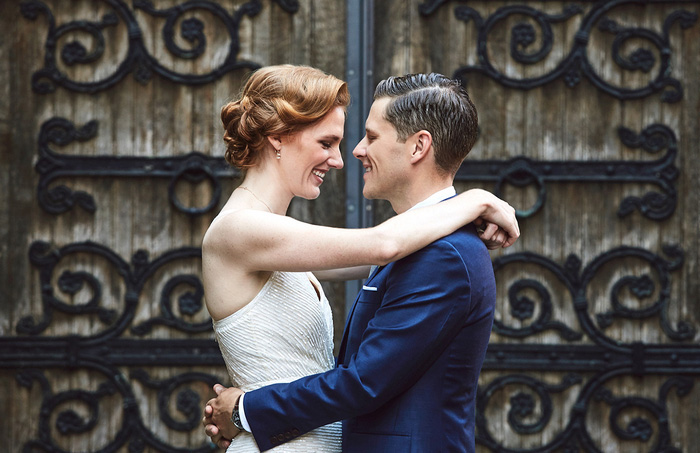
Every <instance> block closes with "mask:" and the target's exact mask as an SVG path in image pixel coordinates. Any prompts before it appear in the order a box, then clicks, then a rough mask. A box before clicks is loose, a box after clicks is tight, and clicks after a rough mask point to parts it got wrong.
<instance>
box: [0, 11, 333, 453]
mask: <svg viewBox="0 0 700 453" xmlns="http://www.w3.org/2000/svg"><path fill="white" fill-rule="evenodd" d="M45 3H46V5H47V6H48V7H49V9H50V10H51V12H52V13H53V15H54V17H55V20H56V24H57V26H60V25H62V24H65V23H69V22H73V21H76V20H81V19H82V20H88V21H99V20H100V19H101V18H102V17H103V16H104V15H105V14H108V13H110V12H113V9H112V8H111V7H110V5H109V4H108V2H93V1H75V2H63V1H50V0H48V1H46V2H45ZM182 3H183V2H179V1H157V2H154V6H155V7H156V8H157V9H161V10H163V9H167V8H170V7H172V6H177V5H180V4H182ZM244 3H245V2H243V1H222V2H216V4H218V5H219V6H221V7H222V8H224V9H225V10H226V11H227V12H228V14H229V15H233V13H234V11H236V10H237V9H238V8H240V7H241V5H243V4H244ZM124 5H126V6H127V9H128V10H129V11H131V13H132V14H133V15H134V16H135V18H136V20H137V22H138V26H139V28H140V30H141V32H142V34H143V40H144V43H145V44H146V48H147V51H148V53H149V54H150V55H151V56H152V57H153V58H154V59H155V60H156V61H158V63H160V64H161V65H163V66H165V67H166V68H168V69H170V70H173V71H177V72H180V73H185V74H205V73H207V72H209V71H210V70H212V69H213V68H216V67H217V66H218V65H220V64H221V62H222V61H223V59H224V58H225V57H226V50H227V46H228V45H229V38H230V36H229V33H228V32H227V31H226V28H225V26H224V24H223V23H222V22H221V20H219V19H218V18H217V17H216V16H214V15H213V14H211V13H210V12H207V11H203V10H197V11H194V12H191V13H187V14H184V15H183V16H182V18H181V19H180V22H181V21H182V20H186V19H188V18H197V19H199V20H200V21H201V22H202V23H203V24H204V25H205V26H204V29H203V32H204V34H205V37H206V40H207V45H206V51H205V53H204V54H203V55H202V56H201V57H199V58H197V59H195V60H183V59H181V58H178V57H176V56H174V55H172V54H171V53H170V52H169V51H168V50H167V49H166V47H165V45H164V41H163V34H162V33H163V27H164V25H165V19H164V18H162V17H155V16H153V15H150V14H147V13H146V12H144V11H143V10H140V9H137V8H134V7H133V5H132V4H131V2H124ZM260 5H261V11H260V12H259V13H258V14H257V15H256V16H254V17H252V18H250V17H244V18H243V19H242V22H241V32H240V42H241V52H240V54H239V56H238V57H239V59H241V60H249V61H254V62H256V63H258V64H260V65H262V66H266V65H271V64H280V63H293V64H307V65H311V66H315V67H318V68H321V69H323V70H325V71H327V72H329V73H332V74H334V75H336V76H338V77H343V75H344V72H345V46H344V36H345V35H344V30H345V18H344V10H341V11H339V10H338V9H337V7H336V2H335V1H333V0H306V1H301V2H299V10H298V11H297V12H296V13H294V14H290V13H288V12H286V11H284V10H283V9H282V8H281V7H280V5H279V4H278V3H276V2H273V1H268V0H263V1H262V2H260ZM0 17H1V18H0V24H1V25H0V26H1V27H2V29H3V36H4V38H3V40H2V42H0V68H1V70H2V72H1V74H2V75H1V77H2V83H0V86H1V87H2V88H1V89H2V93H1V96H0V98H1V99H0V138H1V139H2V140H0V143H1V144H0V147H1V148H0V154H1V156H2V157H1V158H0V166H1V167H2V168H0V175H1V176H0V192H2V196H0V200H2V201H0V203H1V205H0V208H1V209H0V210H1V212H2V220H1V221H0V244H1V245H0V247H1V248H0V287H1V288H2V289H1V290H0V299H2V303H0V335H2V336H9V337H11V336H14V335H16V334H17V333H16V331H15V326H16V325H17V323H18V322H19V320H20V319H21V318H23V317H25V316H29V315H34V316H36V317H40V315H41V314H42V312H43V308H42V304H41V291H42V288H41V287H40V285H39V276H38V272H37V271H36V270H35V269H34V268H33V267H32V265H31V263H30V262H29V259H28V250H29V246H30V244H31V243H32V242H33V241H36V240H42V241H48V242H50V243H51V244H52V245H53V246H55V247H57V248H58V247H62V246H65V245H68V244H71V243H75V242H81V241H85V240H90V241H93V242H95V243H99V244H102V245H104V246H105V247H107V248H109V249H111V250H112V251H114V253H116V254H117V255H118V256H120V257H121V258H122V259H124V260H126V261H127V262H128V261H130V260H131V258H132V256H133V255H134V254H135V253H136V252H137V251H138V250H145V251H147V252H148V254H149V257H150V259H156V258H157V257H159V256H161V255H162V254H164V253H166V252H168V251H169V250H172V249H175V248H179V247H184V246H193V247H199V245H200V243H201V238H202V235H203V233H204V232H205V231H206V228H207V226H208V224H209V222H210V221H211V220H212V218H213V216H214V215H215V213H216V212H217V211H218V208H217V209H216V210H215V211H212V212H210V213H207V214H205V215H200V216H193V217H192V216H189V215H187V214H184V213H182V212H179V211H177V210H175V209H174V208H173V207H172V205H171V204H170V201H169V200H168V191H167V190H168V184H169V181H168V179H164V178H152V179H149V178H144V177H137V178H129V177H121V178H119V177H105V178H100V177H85V178H74V179H71V180H60V181H57V182H56V183H54V185H56V184H65V185H67V186H69V187H70V188H71V189H72V190H75V191H77V190H82V191H85V192H87V193H89V194H90V195H92V196H93V197H94V199H95V204H96V206H97V210H96V212H95V213H94V214H91V213H88V212H86V211H85V210H83V209H81V208H80V207H77V206H76V207H74V208H73V209H71V210H69V211H68V212H65V213H63V214H59V215H53V214H48V213H46V212H44V211H43V210H42V209H41V208H40V207H39V205H38V203H37V194H36V187H37V181H38V174H37V172H36V171H35V169H34V163H35V162H36V159H37V149H38V144H37V137H38V136H39V131H40V127H41V125H42V124H43V123H44V122H45V121H47V120H49V119H50V118H53V117H62V118H65V119H67V120H69V121H70V122H72V123H73V124H75V126H76V127H81V126H83V125H85V124H86V123H88V122H89V121H93V120H94V121H97V122H98V132H97V135H96V137H95V138H93V139H91V140H88V141H86V142H83V143H80V142H77V141H74V142H73V143H70V144H69V145H67V146H65V147H60V146H58V145H55V144H51V146H50V147H51V148H52V149H53V150H55V151H56V152H59V153H65V154H70V155H79V156H141V157H167V156H174V155H184V154H187V153H190V152H192V151H197V152H200V153H203V154H205V155H210V156H217V157H223V153H224V146H223V141H222V139H221V137H222V127H221V123H220V119H219V110H220V108H221V106H222V105H223V104H225V103H226V102H228V101H229V100H230V99H232V98H233V97H235V96H236V95H237V93H238V92H239V90H240V89H241V88H242V85H243V82H244V80H245V78H246V76H247V75H248V74H249V70H247V69H239V70H234V71H232V72H229V73H227V74H225V75H224V76H223V77H221V78H220V79H219V80H217V81H215V82H213V83H208V84H204V85H200V86H189V85H185V84H178V83H175V82H172V81H169V80H167V79H165V78H163V77H160V76H159V75H158V74H155V73H154V74H152V77H151V79H150V80H149V81H148V82H146V83H139V82H137V81H136V80H135V78H134V74H133V73H132V74H128V75H127V76H126V77H124V79H123V80H121V81H120V82H118V83H117V84H116V85H115V86H113V87H111V88H109V89H107V90H103V91H99V92H97V93H94V94H82V93H76V92H73V91H70V90H66V89H64V88H61V87H58V88H57V89H56V90H55V91H54V92H53V93H50V94H37V93H35V92H33V91H32V87H31V77H32V74H33V73H34V72H35V71H37V70H38V69H40V68H41V67H42V65H43V61H44V56H45V52H44V43H45V40H46V36H47V29H48V25H47V20H46V16H45V15H42V14H39V15H38V17H37V18H36V19H35V20H28V19H27V18H25V17H23V16H22V14H21V13H20V2H18V1H13V2H2V5H0ZM180 22H178V23H176V26H175V42H176V43H177V44H178V45H179V46H181V47H182V48H184V49H188V48H191V47H192V44H191V43H189V42H188V41H186V40H185V39H183V38H182V37H180V35H179V30H180V28H179V27H180ZM103 33H104V38H105V51H104V55H103V57H102V58H101V59H99V60H98V61H97V62H95V63H92V64H82V65H81V64H77V65H74V66H68V65H66V64H64V63H63V62H62V60H61V58H60V55H59V56H58V58H57V60H58V66H59V69H60V70H61V71H63V72H65V73H66V74H67V75H68V76H69V78H71V79H72V80H75V81H81V82H87V81H96V80H100V79H103V78H106V77H109V76H110V75H111V74H113V73H114V71H115V70H116V68H117V66H118V65H119V64H120V62H121V61H123V60H124V58H125V56H126V55H127V53H128V45H129V35H128V30H127V27H126V25H125V21H124V20H123V18H120V20H119V22H118V23H117V24H116V25H114V26H108V27H105V28H104V30H103ZM72 40H77V41H79V42H81V43H82V44H83V45H84V46H85V47H86V48H87V49H88V50H90V49H91V46H93V45H94V44H95V42H94V40H93V39H92V38H91V37H90V36H89V35H87V34H86V33H78V32H73V33H68V34H66V35H64V36H63V37H62V38H61V39H60V40H59V42H58V43H57V46H56V48H57V49H58V52H60V49H62V48H63V47H64V46H65V45H66V43H68V42H70V41H72ZM237 184H238V181H237V180H236V179H233V178H229V179H226V180H225V181H224V186H223V190H222V197H221V200H220V202H219V206H220V205H222V204H223V203H224V202H225V201H226V199H227V198H228V194H230V192H231V191H232V190H233V188H235V186H236V185H237ZM344 184H345V183H344V179H343V175H342V173H340V172H332V173H331V174H329V175H328V177H327V178H326V181H325V184H324V189H325V190H324V193H323V194H322V195H321V197H320V199H319V200H318V201H315V202H306V201H295V202H294V203H293V205H292V207H291V209H290V215H292V216H294V217H296V218H299V219H302V220H305V221H309V222H313V223H318V224H324V225H333V226H342V225H344V205H345V202H344V196H343V188H344ZM211 192H212V189H211V186H210V184H209V183H208V182H207V181H206V180H205V181H204V182H202V183H199V184H191V183H188V182H186V181H181V182H179V183H178V184H177V186H176V193H177V197H178V199H179V200H180V202H181V203H182V204H183V205H185V206H195V207H196V206H199V207H201V206H204V205H206V204H207V203H208V200H209V199H210V197H211ZM199 268H200V263H199V260H197V259H191V260H184V261H183V262H182V263H177V264H173V265H170V266H168V267H166V268H165V269H163V270H162V271H160V272H158V273H156V274H155V275H154V276H153V277H151V278H150V279H149V281H148V283H147V285H146V287H145V288H144V291H143V292H142V293H141V295H140V299H139V301H138V308H137V310H136V313H135V319H134V320H133V323H132V325H137V324H139V323H141V322H143V321H146V320H148V319H150V318H152V317H154V316H159V315H161V314H162V313H161V307H160V297H161V292H162V291H163V285H164V284H165V283H166V282H167V281H168V279H169V278H170V277H171V276H173V275H175V274H179V273H187V274H194V275H199V273H200V270H199ZM63 269H66V270H70V271H73V272H76V271H80V270H85V271H88V272H91V273H92V274H93V275H94V276H95V277H96V278H98V280H100V281H101V282H102V284H103V287H102V289H103V295H102V299H101V301H100V305H101V306H102V307H105V308H110V309H114V310H116V311H117V312H121V311H123V310H124V306H123V305H124V300H125V291H126V288H125V285H124V281H123V279H122V278H121V276H120V275H118V274H117V272H116V271H115V270H114V268H113V267H111V266H110V265H109V264H108V263H106V262H105V260H104V259H101V258H96V257H95V256H93V255H85V254H81V255H79V256H76V257H75V258H74V259H66V260H63V261H62V262H61V264H60V268H58V269H56V270H55V271H54V273H53V275H54V277H55V278H58V277H59V276H60V275H61V273H62V270H63ZM53 284H54V288H57V286H56V281H54V282H53ZM325 289H326V292H327V295H328V298H329V299H330V300H331V301H332V302H333V309H334V314H335V315H336V316H335V330H336V337H338V336H339V335H340V334H341V333H342V329H343V322H344V319H343V316H342V314H343V312H344V311H343V310H344V300H343V296H344V292H343V286H342V284H327V285H325ZM186 290H190V288H187V287H184V288H179V289H178V290H176V292H175V293H174V296H173V297H172V300H173V301H177V299H178V297H179V296H180V295H181V294H182V293H183V292H185V291H186ZM55 292H56V293H57V296H58V297H59V298H61V299H62V300H64V301H65V302H67V303H69V304H84V303H86V302H87V300H89V298H90V297H91V296H92V294H90V292H89V291H88V290H83V291H79V292H78V293H77V294H76V295H75V296H74V297H71V296H70V295H68V294H63V293H61V292H60V291H59V290H58V289H55ZM176 306H177V304H176V303H175V310H177V308H176ZM182 316H183V318H185V319H186V320H187V321H189V322H193V323H197V322H202V321H205V320H206V319H208V316H207V314H206V310H200V311H199V312H197V313H196V314H194V315H187V314H184V315H182ZM104 329H105V325H104V324H102V323H101V322H100V321H99V320H97V317H96V316H89V315H85V316H68V315H63V314H60V313H54V317H53V321H52V322H51V325H50V327H49V328H48V329H46V330H45V331H44V332H42V333H41V335H43V336H59V337H60V336H66V335H95V334H98V333H99V332H101V331H103V330H104ZM124 337H125V338H129V337H131V338H146V339H148V338H153V339H172V338H192V339H198V338H199V339H202V338H204V339H206V338H213V335H212V333H211V332H206V333H199V334H190V333H186V332H181V331H178V330H177V329H172V328H168V327H165V326H156V327H154V328H153V330H152V331H151V332H150V333H148V334H146V335H144V336H138V335H135V334H134V333H132V332H131V331H130V330H128V329H127V331H126V332H125V334H124ZM146 370H147V372H148V373H149V374H150V376H151V378H152V379H166V378H168V377H170V376H174V375H177V374H178V373H184V372H189V371H197V372H205V373H210V374H213V375H215V376H219V377H220V379H219V380H220V381H221V382H224V383H226V382H228V377H227V375H226V370H225V369H224V368H223V367H201V366H193V367H184V368H182V367H179V368H177V367H171V368H154V367H151V368H146ZM121 371H122V373H123V375H124V376H126V377H128V376H129V373H130V372H131V371H132V370H131V367H122V368H121ZM16 372H17V370H13V369H0V375H1V376H2V378H1V380H0V381H1V382H2V385H1V386H0V411H2V413H3V414H4V415H3V417H2V418H3V421H2V422H1V423H0V437H2V438H3V439H4V440H3V447H2V449H5V448H7V450H6V451H19V450H21V448H22V446H23V445H24V444H25V443H26V442H27V441H28V440H30V439H36V438H37V437H38V435H39V433H38V429H39V427H38V426H37V421H38V414H39V411H40V407H39V405H40V403H41V401H42V396H41V393H40V389H39V388H38V387H37V385H36V383H35V385H34V386H33V387H32V389H31V390H28V389H26V388H24V387H20V386H19V385H18V383H17V381H16V380H15V374H16ZM45 374H46V377H47V379H48V381H49V382H50V383H51V386H52V388H51V390H52V391H53V392H54V393H55V394H57V393H60V392H62V391H66V390H68V389H75V388H81V389H85V390H90V391H95V390H96V389H97V388H98V386H99V385H100V384H101V383H102V382H103V381H104V378H103V377H102V376H100V373H96V372H90V371H86V370H81V371H76V372H72V371H70V370H57V369H56V370H53V369H52V370H46V373H45ZM132 386H133V389H134V392H135V397H136V401H137V402H138V406H139V408H140V413H141V417H142V419H143V420H144V423H145V426H146V427H147V428H148V429H149V430H150V431H151V432H152V433H153V434H154V435H156V436H157V437H159V438H161V439H164V440H165V441H166V442H167V443H169V444H171V445H176V446H180V447H182V448H187V447H189V448H199V447H201V446H202V445H203V444H204V441H205V436H204V434H203V432H202V430H201V429H200V428H199V427H197V428H196V429H194V430H192V431H191V432H189V433H181V432H177V431H174V430H171V429H169V428H167V426H166V425H165V424H164V423H163V421H162V420H161V418H160V417H161V413H160V411H159V408H158V403H157V392H156V391H154V390H153V389H149V388H147V387H145V386H144V385H142V384H140V383H138V382H135V383H132ZM195 390H196V391H197V393H198V394H199V398H200V400H201V401H202V402H203V401H206V400H207V399H208V398H210V397H211V396H213V392H212V391H211V389H210V388H208V387H207V386H206V385H199V384H198V387H197V386H195ZM173 399H174V398H173ZM100 404H101V409H100V412H99V424H98V426H97V427H96V428H95V429H94V430H91V431H89V433H88V434H79V435H67V436H64V435H61V434H59V433H57V432H56V429H55V426H53V425H52V426H53V428H52V429H53V431H52V433H51V435H52V438H53V439H54V441H55V443H56V445H57V446H59V447H60V448H64V449H66V450H68V451H96V450H99V449H100V448H104V447H105V446H106V445H107V444H108V442H109V441H110V440H111V439H113V438H114V437H115V435H116V433H117V432H118V430H119V429H120V427H121V426H122V416H123V412H122V410H121V407H122V405H123V404H124V402H123V401H122V400H121V399H120V398H119V397H116V396H114V397H107V398H104V399H102V400H101V401H100ZM174 404H175V402H174V401H173V402H171V406H173V405H174ZM61 409H73V410H75V411H76V412H77V413H78V414H80V415H81V416H88V415H89V414H87V411H86V408H85V407H84V406H82V405H80V404H74V405H68V406H67V407H64V408H61ZM170 411H171V414H175V416H177V414H178V411H177V409H176V408H175V407H171V408H170ZM176 418H177V417H176ZM180 421H182V420H180ZM52 423H55V417H54V419H52ZM147 450H148V449H147Z"/></svg>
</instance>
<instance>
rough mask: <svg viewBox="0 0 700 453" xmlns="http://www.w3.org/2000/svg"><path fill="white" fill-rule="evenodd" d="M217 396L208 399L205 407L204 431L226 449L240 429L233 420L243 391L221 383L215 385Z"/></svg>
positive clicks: (220, 446)
mask: <svg viewBox="0 0 700 453" xmlns="http://www.w3.org/2000/svg"><path fill="white" fill-rule="evenodd" d="M214 392H216V394H217V397H216V398H212V399H210V400H209V401H207V405H206V406H205V407H204V418H203V419H202V425H204V432H205V433H206V435H207V436H209V437H210V438H211V441H212V442H213V443H215V444H216V445H217V446H218V447H219V448H222V449H226V448H228V446H229V445H230V444H231V439H233V438H234V437H236V436H237V435H238V433H239V432H240V430H239V429H238V428H236V427H235V426H234V425H233V423H232V422H231V414H232V413H233V407H234V406H235V405H236V402H237V401H238V398H240V396H241V395H242V394H243V391H242V390H240V389H237V388H234V387H231V388H226V387H224V386H223V385H221V384H215V385H214Z"/></svg>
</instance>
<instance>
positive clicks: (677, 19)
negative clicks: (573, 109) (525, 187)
mask: <svg viewBox="0 0 700 453" xmlns="http://www.w3.org/2000/svg"><path fill="white" fill-rule="evenodd" d="M449 2H450V0H429V1H425V2H424V3H422V4H421V5H420V6H419V11H420V12H421V14H423V15H425V16H427V15H430V14H432V13H433V12H435V11H436V10H437V9H438V8H439V7H440V6H441V5H443V4H445V3H449ZM463 2H465V0H457V3H463ZM637 3H639V2H636V1H634V0H607V1H600V2H595V4H593V5H591V6H590V9H589V11H588V13H586V14H585V16H584V17H583V18H582V20H581V25H580V26H579V29H578V31H577V32H576V33H575V39H574V42H573V45H572V48H571V50H570V52H569V54H568V55H566V56H565V57H564V58H563V59H562V60H561V61H560V62H559V63H558V64H557V65H556V67H555V68H554V69H553V70H551V71H550V72H548V73H546V74H544V75H542V76H540V77H531V78H515V77H511V76H509V75H506V74H504V73H503V72H501V71H499V70H498V69H497V68H496V67H495V66H494V65H493V63H492V62H491V60H490V58H489V53H488V40H489V34H490V33H491V31H492V30H493V29H494V28H495V27H496V26H497V25H498V24H499V23H500V22H502V21H503V20H504V19H506V18H508V17H510V16H526V17H528V18H530V19H531V20H533V21H534V22H535V23H536V24H537V26H538V27H539V29H540V34H541V37H540V42H541V44H540V48H539V49H536V50H530V49H529V47H530V46H531V45H532V44H533V43H535V42H536V31H535V29H534V27H533V26H532V25H531V24H530V23H529V22H520V23H518V24H516V25H514V26H513V28H512V29H511V31H510V32H511V38H510V55H511V58H513V60H515V61H516V62H518V63H521V64H528V65H531V64H535V63H539V62H542V61H543V60H544V59H545V57H547V56H548V55H549V53H550V50H551V49H552V44H553V33H552V27H551V24H552V23H556V22H561V21H566V20H569V19H570V18H571V17H573V16H575V15H579V14H584V10H583V9H582V8H581V7H579V6H574V5H569V6H566V7H565V8H564V10H563V12H562V13H561V14H547V13H544V12H542V11H539V10H537V9H535V8H532V7H529V6H526V5H509V6H504V7H501V8H499V9H498V10H497V11H496V12H494V13H493V14H491V15H490V16H489V17H488V18H486V19H484V18H483V17H482V16H481V14H479V12H478V11H476V10H475V9H474V8H471V7H469V6H466V5H457V6H456V7H455V10H454V13H455V17H456V18H457V19H459V20H461V21H464V22H469V21H471V22H472V23H474V25H475V26H476V28H477V31H478V38H477V54H478V64H477V65H466V66H462V67H460V68H458V69H456V70H455V72H454V78H459V79H462V80H463V81H465V82H466V76H467V75H468V74H469V73H481V74H485V75H487V76H488V77H491V78H492V79H494V80H496V81H497V82H498V83H500V84H502V85H504V86H507V87H509V88H515V89H520V90H529V89H532V88H535V87H539V86H542V85H546V84H548V83H551V82H553V81H554V80H559V79H562V80H564V82H565V83H566V85H567V86H569V87H574V86H576V85H578V84H579V83H580V81H581V79H582V78H583V77H585V78H587V79H588V80H589V81H590V82H591V83H592V84H593V85H594V86H595V87H597V88H598V89H599V90H601V91H603V92H605V93H608V94H609V95H611V96H614V97H615V98H616V99H621V100H626V99H640V98H644V97H647V96H649V95H651V94H653V93H657V92H660V91H661V92H662V94H661V100H662V101H664V102H678V101H680V100H681V99H682V98H683V87H682V86H681V84H680V82H679V81H678V79H675V78H673V77H671V73H672V69H673V68H672V66H671V45H670V41H669V33H670V29H671V27H672V26H673V25H674V24H675V23H679V24H680V26H681V28H683V29H687V28H689V27H691V26H693V25H694V24H695V23H696V22H697V19H698V16H697V14H695V13H692V12H689V11H685V10H679V11H675V12H674V13H672V14H670V15H669V16H668V17H667V18H666V20H665V21H664V24H663V31H662V33H661V34H659V33H657V32H655V31H653V30H650V29H646V28H638V27H637V28H628V27H623V26H621V25H619V24H617V23H616V22H614V21H612V20H610V19H607V18H604V16H605V14H607V13H608V12H609V11H611V10H612V9H614V8H616V7H618V6H620V5H625V4H637ZM657 3H661V2H657ZM669 3H672V2H669ZM596 24H598V28H599V30H600V31H603V32H608V33H614V34H615V35H616V36H615V39H614V41H613V48H612V55H613V59H614V61H615V63H616V64H617V65H618V66H619V67H620V68H622V69H624V70H627V71H637V70H639V71H643V72H645V73H649V72H651V70H652V69H653V67H654V66H655V65H656V59H655V57H654V54H653V53H652V51H650V50H648V49H645V48H637V49H636V50H634V51H632V52H631V53H630V54H629V55H626V56H625V55H622V50H621V49H622V48H623V47H624V46H623V44H624V43H626V42H630V40H632V39H642V40H644V41H645V42H648V43H650V44H651V45H653V46H654V47H655V48H656V50H657V51H658V53H659V55H660V61H659V64H658V70H657V72H656V75H655V76H654V77H652V78H651V80H650V81H649V83H648V84H647V85H646V86H644V87H641V88H625V87H619V86H615V85H613V84H612V83H610V82H608V81H606V80H604V79H603V78H602V77H601V76H600V75H599V74H598V73H597V72H596V70H595V69H594V68H593V65H592V64H591V61H590V59H589V56H588V54H587V50H588V43H589V39H590V36H591V33H592V31H593V27H594V26H595V25H596Z"/></svg>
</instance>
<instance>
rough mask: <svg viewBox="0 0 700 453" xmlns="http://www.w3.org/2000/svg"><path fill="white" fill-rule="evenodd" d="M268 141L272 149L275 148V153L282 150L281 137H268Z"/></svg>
mask: <svg viewBox="0 0 700 453" xmlns="http://www.w3.org/2000/svg"><path fill="white" fill-rule="evenodd" d="M267 141H269V142H270V144H271V145H272V147H273V148H275V151H278V150H279V149H280V148H282V137H281V136H279V135H268V136H267Z"/></svg>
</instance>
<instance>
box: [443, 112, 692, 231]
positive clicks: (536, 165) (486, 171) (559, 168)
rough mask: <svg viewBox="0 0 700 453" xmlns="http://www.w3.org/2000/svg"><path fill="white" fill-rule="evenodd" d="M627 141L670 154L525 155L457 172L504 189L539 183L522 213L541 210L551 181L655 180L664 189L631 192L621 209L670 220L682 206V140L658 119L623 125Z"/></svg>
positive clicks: (464, 177)
mask: <svg viewBox="0 0 700 453" xmlns="http://www.w3.org/2000/svg"><path fill="white" fill-rule="evenodd" d="M618 136H619V137H620V140H621V141H622V143H623V144H624V145H626V146H628V147H630V148H642V149H644V150H645V151H646V152H648V153H650V154H656V153H659V152H660V151H661V150H663V149H666V154H665V155H663V156H661V157H659V158H658V159H656V160H653V161H626V160H605V161H585V162H572V161H534V160H532V159H529V158H527V157H525V156H519V157H515V158H513V159H511V160H509V161H505V162H504V161H500V160H471V159H468V160H467V161H465V163H464V164H463V165H462V166H461V168H460V169H459V171H458V172H457V176H456V179H457V180H461V181H494V182H495V183H496V185H495V187H494V192H495V193H496V194H500V193H501V191H502V188H503V186H504V184H512V185H514V186H516V187H524V186H528V185H531V184H534V185H536V186H537V191H538V197H537V200H536V201H535V203H534V205H533V206H532V207H530V208H529V209H526V210H520V211H518V215H519V216H520V217H530V216H532V215H534V214H535V213H537V212H538V211H539V210H540V209H541V208H542V206H543V205H544V203H545V200H546V197H547V191H546V183H548V182H571V181H574V182H609V183H616V182H622V183H651V184H655V185H657V186H659V187H660V189H661V191H660V192H649V193H647V194H645V195H644V196H643V197H636V196H630V197H627V198H625V199H624V200H622V202H621V203H620V207H619V209H618V211H617V214H618V216H620V217H624V216H627V215H629V214H630V213H632V212H633V211H634V210H639V212H640V213H641V214H642V215H643V216H645V217H647V218H649V219H652V220H665V219H668V218H669V217H670V216H671V215H672V214H673V212H674V211H675V209H676V201H677V191H676V187H675V186H674V181H675V180H676V179H677V178H678V173H679V172H678V168H677V167H676V165H675V161H676V156H677V155H678V144H677V142H676V136H675V134H674V132H673V131H672V130H671V129H670V128H669V127H668V126H665V125H663V124H652V125H650V126H648V127H646V128H645V129H644V130H643V131H642V132H641V133H639V134H637V133H635V132H634V131H632V130H630V129H627V128H625V127H619V128H618Z"/></svg>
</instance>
